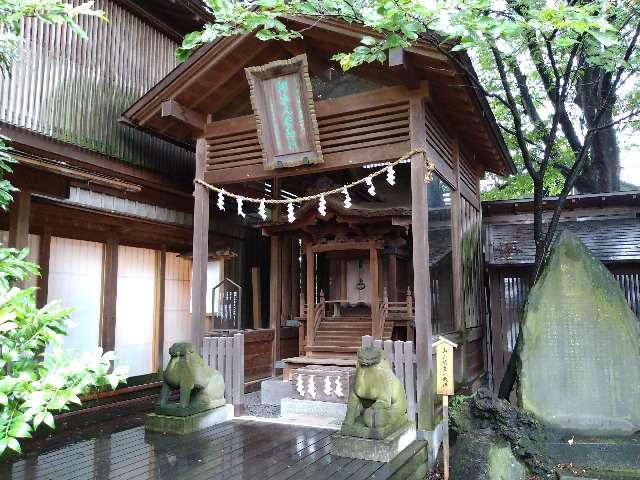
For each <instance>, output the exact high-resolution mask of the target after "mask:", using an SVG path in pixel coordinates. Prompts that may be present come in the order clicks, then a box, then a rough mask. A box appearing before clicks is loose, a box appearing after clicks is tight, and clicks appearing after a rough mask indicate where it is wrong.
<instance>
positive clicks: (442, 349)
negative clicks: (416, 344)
mask: <svg viewBox="0 0 640 480" xmlns="http://www.w3.org/2000/svg"><path fill="white" fill-rule="evenodd" d="M457 346H458V345H456V344H455V343H453V342H451V341H449V340H447V339H446V338H443V337H440V339H439V340H438V341H437V342H435V343H434V344H433V347H434V348H435V349H436V377H437V383H436V393H437V394H438V395H447V396H451V395H453V349H454V348H456V347H457Z"/></svg>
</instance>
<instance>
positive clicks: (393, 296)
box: [387, 252, 398, 302]
mask: <svg viewBox="0 0 640 480" xmlns="http://www.w3.org/2000/svg"><path fill="white" fill-rule="evenodd" d="M387 293H388V294H389V301H391V302H397V301H398V256H397V255H396V253H395V252H393V253H389V254H388V255H387Z"/></svg>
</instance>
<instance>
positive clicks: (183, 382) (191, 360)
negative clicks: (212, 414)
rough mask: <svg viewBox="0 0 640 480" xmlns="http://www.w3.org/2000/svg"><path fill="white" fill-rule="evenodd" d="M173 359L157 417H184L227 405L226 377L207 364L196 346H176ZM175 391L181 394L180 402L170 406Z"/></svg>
mask: <svg viewBox="0 0 640 480" xmlns="http://www.w3.org/2000/svg"><path fill="white" fill-rule="evenodd" d="M169 355H171V360H170V361H169V365H168V366H167V369H166V370H165V371H164V376H163V384H162V391H161V392H160V399H159V401H158V405H157V408H156V413H157V414H159V415H170V416H179V417H184V416H188V415H194V414H196V413H200V412H204V411H206V410H211V409H213V408H217V407H220V406H222V405H224V404H225V399H224V379H223V377H222V375H221V374H220V372H218V371H217V370H214V369H212V368H210V367H209V366H208V365H207V364H206V363H205V361H204V360H203V359H202V357H201V356H200V355H199V354H198V352H196V349H195V346H194V345H193V344H192V343H175V344H173V345H172V346H171V348H170V349H169ZM172 390H179V391H180V399H179V401H178V402H169V395H170V394H171V391H172Z"/></svg>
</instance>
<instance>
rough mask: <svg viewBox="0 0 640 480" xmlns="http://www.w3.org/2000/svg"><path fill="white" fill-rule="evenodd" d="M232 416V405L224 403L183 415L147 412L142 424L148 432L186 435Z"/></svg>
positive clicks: (229, 418)
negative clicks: (211, 408)
mask: <svg viewBox="0 0 640 480" xmlns="http://www.w3.org/2000/svg"><path fill="white" fill-rule="evenodd" d="M232 418H233V405H231V404H226V405H223V406H222V407H218V408H214V409H213V410H207V411H206V412H200V413H196V414H195V415H188V416H185V417H174V416H168V415H158V414H157V413H149V414H147V417H146V418H145V422H144V426H145V429H146V430H147V431H149V432H159V433H171V434H175V435H186V434H188V433H192V432H196V431H198V430H202V429H204V428H208V427H211V426H213V425H216V424H218V423H222V422H226V421H228V420H231V419H232Z"/></svg>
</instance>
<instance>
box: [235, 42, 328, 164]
mask: <svg viewBox="0 0 640 480" xmlns="http://www.w3.org/2000/svg"><path fill="white" fill-rule="evenodd" d="M245 72H246V75H247V80H248V81H249V87H250V94H251V104H252V106H253V111H254V113H255V117H256V123H257V128H258V138H259V139H260V144H261V146H262V155H263V159H264V168H265V170H274V169H277V168H283V167H297V166H299V165H313V164H317V163H322V161H323V160H322V152H321V149H320V133H319V131H318V122H317V120H316V115H315V106H314V102H313V91H312V88H311V80H310V79H309V70H308V66H307V56H306V55H304V54H303V55H298V56H296V57H293V58H291V59H288V60H277V61H275V62H271V63H267V64H266V65H262V66H258V67H249V68H245Z"/></svg>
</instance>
